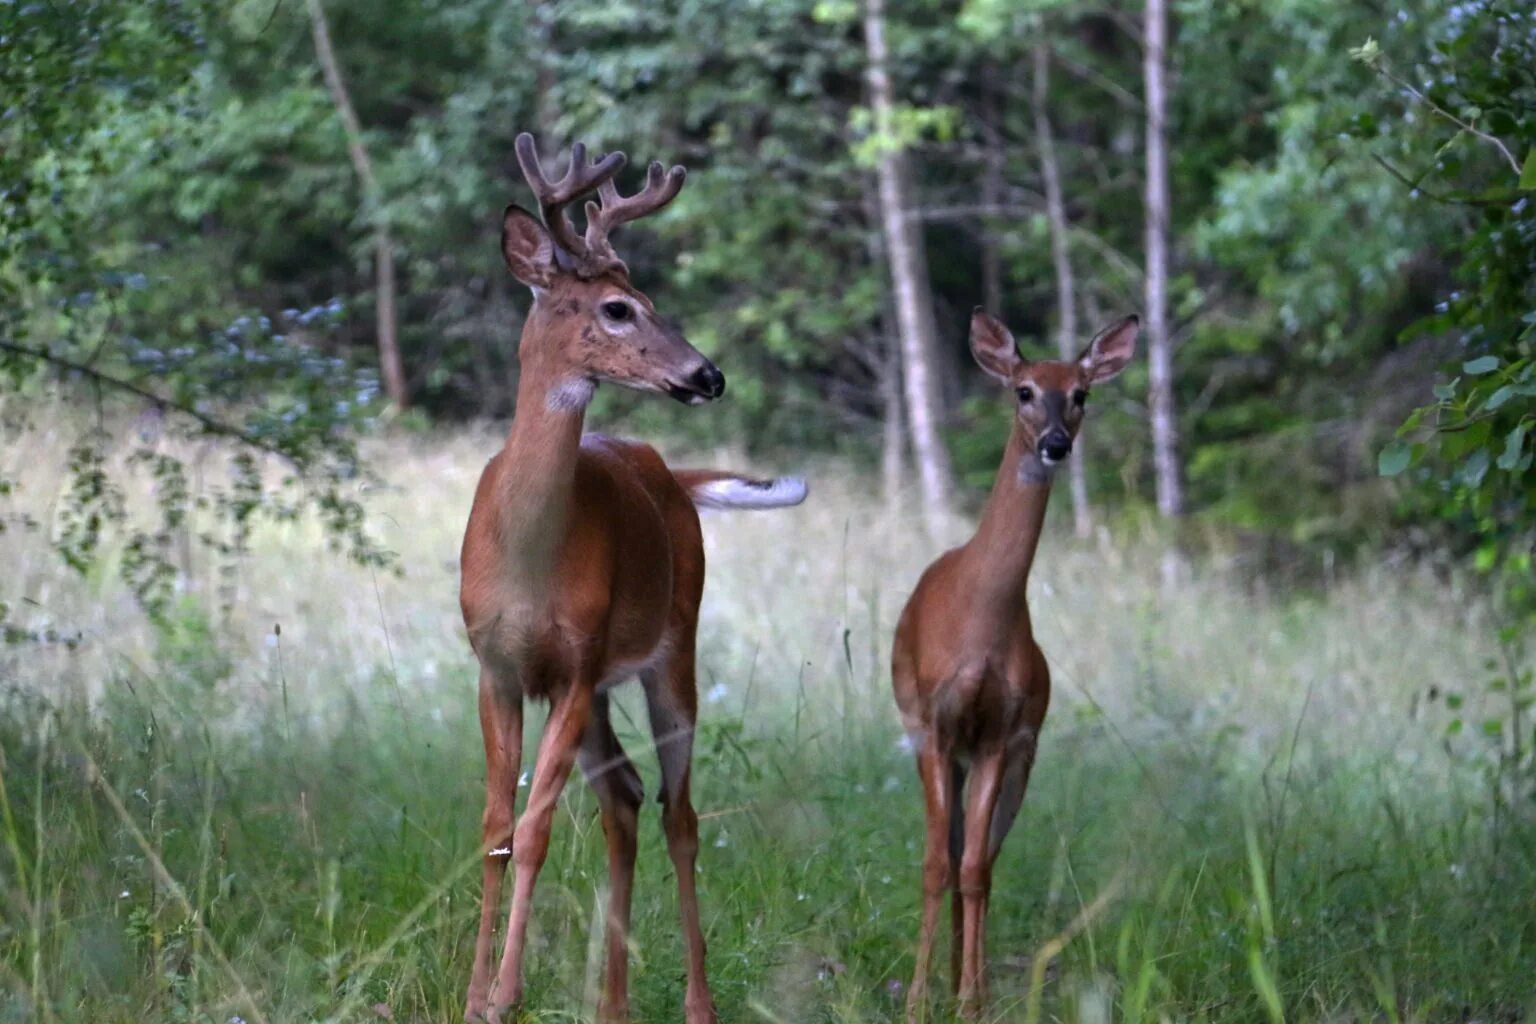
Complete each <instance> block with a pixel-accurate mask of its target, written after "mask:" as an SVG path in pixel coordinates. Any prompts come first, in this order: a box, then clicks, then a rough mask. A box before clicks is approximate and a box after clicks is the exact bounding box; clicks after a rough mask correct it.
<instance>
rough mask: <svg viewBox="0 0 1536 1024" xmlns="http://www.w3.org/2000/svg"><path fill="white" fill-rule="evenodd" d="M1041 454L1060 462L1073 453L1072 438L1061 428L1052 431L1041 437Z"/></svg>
mask: <svg viewBox="0 0 1536 1024" xmlns="http://www.w3.org/2000/svg"><path fill="white" fill-rule="evenodd" d="M1040 454H1041V455H1044V456H1045V457H1046V458H1048V459H1050V460H1051V461H1052V462H1060V461H1061V460H1062V459H1064V458H1066V457H1067V456H1068V455H1071V454H1072V438H1071V436H1069V435H1068V434H1065V433H1063V432H1061V431H1059V430H1055V431H1052V432H1051V433H1049V434H1046V435H1045V436H1044V437H1042V438H1041V439H1040Z"/></svg>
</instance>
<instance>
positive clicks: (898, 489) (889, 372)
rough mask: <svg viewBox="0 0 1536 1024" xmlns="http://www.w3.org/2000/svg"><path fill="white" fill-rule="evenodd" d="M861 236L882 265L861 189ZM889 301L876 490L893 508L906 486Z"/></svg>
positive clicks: (875, 209) (871, 197) (875, 213)
mask: <svg viewBox="0 0 1536 1024" xmlns="http://www.w3.org/2000/svg"><path fill="white" fill-rule="evenodd" d="M862 199H863V203H864V222H865V224H866V225H867V229H866V231H865V234H864V237H865V240H866V244H867V246H868V249H869V262H870V265H871V266H874V267H879V266H883V265H884V264H885V245H884V242H883V239H882V238H881V234H880V202H879V200H878V199H877V198H876V196H875V191H874V190H872V189H870V188H868V187H866V188H864V189H863V190H862ZM892 319H893V317H892V316H891V309H890V302H889V301H885V302H882V303H881V307H880V317H879V322H880V354H879V357H878V358H879V360H880V412H881V416H882V422H881V424H880V428H881V429H880V485H881V487H880V490H881V494H882V496H883V497H884V498H885V501H886V504H887V505H890V506H893V507H894V506H895V505H896V503H897V502H899V501H900V500H901V495H902V492H903V491H904V490H905V489H906V486H907V454H906V444H907V421H906V416H905V415H904V413H903V410H902V405H901V346H900V344H899V343H898V342H897V341H896V339H895V338H893V337H892V332H891V329H890V325H891V321H892Z"/></svg>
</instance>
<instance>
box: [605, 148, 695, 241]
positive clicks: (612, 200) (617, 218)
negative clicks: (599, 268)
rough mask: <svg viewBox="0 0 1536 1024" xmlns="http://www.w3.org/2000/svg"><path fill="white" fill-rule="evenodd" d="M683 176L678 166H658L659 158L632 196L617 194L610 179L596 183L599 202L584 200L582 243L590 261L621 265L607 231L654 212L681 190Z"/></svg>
mask: <svg viewBox="0 0 1536 1024" xmlns="http://www.w3.org/2000/svg"><path fill="white" fill-rule="evenodd" d="M687 176H688V172H687V170H685V169H684V168H682V167H674V168H672V169H671V170H670V171H668V170H665V169H663V168H662V166H661V163H660V162H659V161H653V162H652V163H651V166H650V167H649V168H648V169H647V170H646V176H645V188H643V189H641V190H640V191H639V192H636V193H635V194H634V195H632V196H621V195H619V190H618V188H617V187H616V186H615V185H614V184H613V179H612V178H609V179H608V180H607V181H604V182H603V183H602V184H601V185H600V186H598V190H597V196H598V198H599V199H601V200H602V205H601V206H599V205H598V204H597V203H594V202H591V201H588V203H587V236H586V245H587V253H588V256H589V257H590V259H591V260H592V261H593V262H594V263H606V264H608V265H610V266H611V265H613V264H618V265H619V266H620V267H623V266H624V261H623V260H621V259H619V255H618V253H616V252H614V251H613V246H612V245H611V244H610V243H609V241H608V232H610V231H612V230H613V229H614V228H616V227H618V226H619V225H620V224H628V223H629V222H630V221H632V220H639V219H640V218H641V217H644V216H645V215H646V214H648V213H655V212H656V211H657V210H659V209H661V208H662V207H663V206H666V205H667V204H668V203H670V202H671V201H672V200H673V199H676V198H677V194H678V192H680V191H682V188H683V179H684V178H686V177H687Z"/></svg>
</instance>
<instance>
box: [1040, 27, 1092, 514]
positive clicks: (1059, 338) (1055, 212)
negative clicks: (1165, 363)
mask: <svg viewBox="0 0 1536 1024" xmlns="http://www.w3.org/2000/svg"><path fill="white" fill-rule="evenodd" d="M1034 60H1035V80H1034V89H1033V92H1032V94H1031V100H1032V105H1033V108H1034V114H1035V145H1036V147H1037V148H1038V149H1039V151H1040V177H1041V179H1042V180H1043V181H1044V183H1045V215H1046V220H1047V221H1048V222H1049V223H1050V227H1051V263H1052V265H1053V266H1054V267H1055V272H1056V349H1057V351H1059V352H1060V353H1061V358H1062V359H1066V360H1071V359H1075V358H1076V357H1077V346H1078V344H1079V342H1078V337H1077V281H1076V279H1075V278H1074V277H1073V275H1072V252H1071V247H1070V238H1069V227H1070V225H1068V223H1067V203H1066V199H1065V198H1064V197H1063V196H1062V191H1061V168H1060V166H1059V165H1058V164H1057V162H1056V138H1055V135H1054V134H1053V133H1052V131H1051V118H1050V113H1049V111H1048V110H1047V107H1046V101H1047V99H1048V98H1049V96H1050V88H1051V84H1050V83H1051V54H1050V50H1049V48H1048V47H1047V46H1046V44H1044V43H1036V44H1035V52H1034ZM1067 469H1068V472H1069V474H1070V476H1071V484H1072V527H1073V530H1074V532H1076V534H1077V535H1078V537H1082V538H1086V537H1088V536H1089V535H1091V534H1092V533H1093V510H1092V509H1091V508H1090V507H1089V505H1088V475H1087V473H1086V472H1085V470H1084V465H1083V442H1082V440H1081V439H1079V440H1078V442H1077V443H1076V444H1074V445H1073V446H1072V459H1071V462H1069V463H1068V466H1067Z"/></svg>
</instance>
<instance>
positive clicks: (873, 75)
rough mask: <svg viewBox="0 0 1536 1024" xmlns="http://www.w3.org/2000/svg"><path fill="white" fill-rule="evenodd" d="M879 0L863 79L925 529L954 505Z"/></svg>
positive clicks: (871, 4) (871, 12)
mask: <svg viewBox="0 0 1536 1024" xmlns="http://www.w3.org/2000/svg"><path fill="white" fill-rule="evenodd" d="M885 29H886V22H885V4H884V0H866V2H865V6H864V43H865V46H866V48H867V50H868V61H869V62H868V67H867V71H866V78H867V81H868V86H869V102H870V108H871V110H872V112H873V114H874V128H875V134H876V139H877V141H878V143H879V155H878V158H877V162H876V166H875V174H876V179H877V182H878V188H877V194H878V196H879V200H880V219H881V226H882V231H883V234H884V236H885V252H886V258H887V261H888V262H889V264H890V271H891V290H892V303H893V305H894V307H895V312H896V326H897V331H898V333H899V334H900V336H901V354H902V367H901V371H902V373H901V375H902V383H903V384H904V385H905V393H906V402H907V409H906V412H907V423H908V426H909V429H910V431H911V436H912V454H913V457H914V459H915V460H916V462H917V475H918V481H919V484H920V486H921V488H922V496H923V509H924V513H925V520H926V522H927V525H928V526H929V528H930V529H932V528H933V526H934V525H935V524H936V523H937V522H938V521H939V520H940V519H942V518H943V516H944V515H945V514H947V513H948V512H949V511H950V509H951V504H952V503H951V494H952V493H953V489H954V488H953V480H952V476H951V472H950V465H949V454H948V452H946V451H945V449H944V440H943V437H942V436H941V434H940V428H941V426H942V423H943V400H942V397H941V395H940V382H939V378H938V367H937V365H936V353H937V349H938V328H937V325H936V324H935V322H934V316H933V299H932V296H931V295H930V293H929V280H928V260H927V256H926V254H925V253H924V251H923V234H922V226H921V222H920V221H919V220H918V218H917V217H916V216H915V215H914V209H915V205H916V204H915V203H914V202H913V198H912V181H911V173H910V169H909V167H908V164H907V154H906V152H905V151H904V150H903V149H902V147H901V145H900V144H899V140H898V137H897V132H896V127H895V106H896V102H895V98H894V95H893V90H892V87H891V76H890V66H889V64H890V53H889V50H888V48H887V46H886V37H885Z"/></svg>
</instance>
